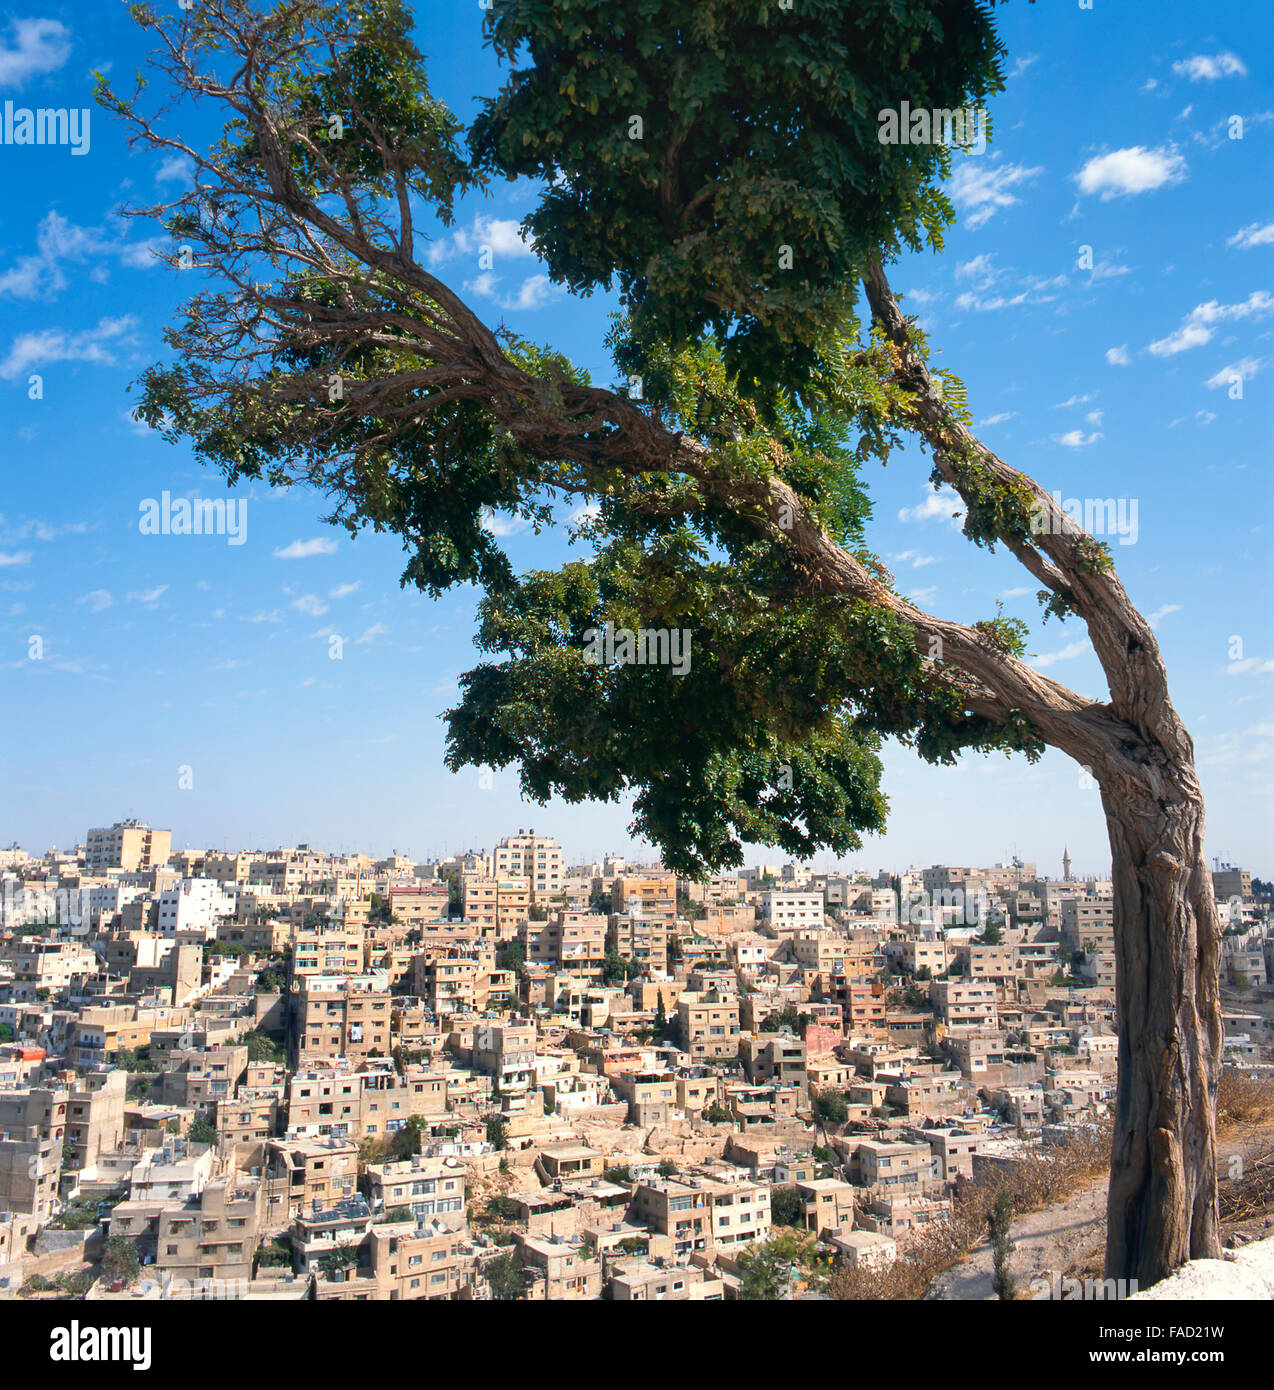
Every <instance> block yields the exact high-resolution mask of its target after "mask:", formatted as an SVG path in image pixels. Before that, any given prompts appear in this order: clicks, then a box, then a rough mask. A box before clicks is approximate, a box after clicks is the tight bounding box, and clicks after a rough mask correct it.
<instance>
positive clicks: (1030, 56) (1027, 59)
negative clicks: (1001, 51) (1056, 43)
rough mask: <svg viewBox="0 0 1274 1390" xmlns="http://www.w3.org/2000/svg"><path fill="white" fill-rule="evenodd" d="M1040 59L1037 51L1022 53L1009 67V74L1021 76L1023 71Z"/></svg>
mask: <svg viewBox="0 0 1274 1390" xmlns="http://www.w3.org/2000/svg"><path fill="white" fill-rule="evenodd" d="M1039 60H1040V55H1039V54H1038V53H1023V54H1022V56H1021V57H1020V58H1019V59H1018V60H1017V62H1016V63H1014V64H1013V66H1012V67H1011V68H1010V69H1009V76H1010V77H1011V78H1012V77H1021V76H1022V74H1023V73H1025V72H1027V71H1029V70H1030V69H1031V68H1033V67H1034V66H1035V64H1036V63H1038V62H1039Z"/></svg>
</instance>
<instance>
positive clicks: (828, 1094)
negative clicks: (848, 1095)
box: [814, 1088, 849, 1125]
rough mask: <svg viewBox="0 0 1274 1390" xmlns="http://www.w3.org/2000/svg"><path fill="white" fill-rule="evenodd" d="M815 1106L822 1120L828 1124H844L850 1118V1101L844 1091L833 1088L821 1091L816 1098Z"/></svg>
mask: <svg viewBox="0 0 1274 1390" xmlns="http://www.w3.org/2000/svg"><path fill="white" fill-rule="evenodd" d="M814 1108H815V1109H816V1110H817V1111H818V1116H819V1118H820V1119H821V1120H825V1121H826V1122H827V1123H828V1124H833V1125H843V1124H844V1123H845V1121H846V1120H848V1119H849V1102H848V1101H847V1100H846V1099H845V1092H844V1091H837V1090H833V1089H831V1088H829V1089H827V1090H824V1091H820V1092H819V1093H818V1095H817V1097H816V1098H815V1100H814Z"/></svg>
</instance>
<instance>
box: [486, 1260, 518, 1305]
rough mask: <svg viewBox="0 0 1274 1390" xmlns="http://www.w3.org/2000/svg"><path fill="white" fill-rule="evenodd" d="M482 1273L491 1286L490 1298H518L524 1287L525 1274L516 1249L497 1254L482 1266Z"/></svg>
mask: <svg viewBox="0 0 1274 1390" xmlns="http://www.w3.org/2000/svg"><path fill="white" fill-rule="evenodd" d="M483 1273H484V1274H485V1275H486V1278H487V1283H488V1284H489V1285H490V1286H491V1297H492V1298H497V1299H500V1300H502V1301H504V1300H507V1299H511V1298H519V1297H521V1295H522V1293H523V1292H524V1291H525V1289H526V1276H525V1275H524V1274H523V1273H522V1261H521V1259H520V1258H519V1257H518V1255H517V1252H516V1251H510V1252H509V1253H508V1254H507V1255H497V1256H496V1257H495V1259H494V1260H491V1261H490V1262H489V1263H488V1264H487V1265H486V1266H484V1268H483Z"/></svg>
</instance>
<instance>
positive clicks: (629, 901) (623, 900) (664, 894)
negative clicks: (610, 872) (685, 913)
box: [610, 874, 677, 924]
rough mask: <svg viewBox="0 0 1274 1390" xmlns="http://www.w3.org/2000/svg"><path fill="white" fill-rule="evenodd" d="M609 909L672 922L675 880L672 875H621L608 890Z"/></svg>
mask: <svg viewBox="0 0 1274 1390" xmlns="http://www.w3.org/2000/svg"><path fill="white" fill-rule="evenodd" d="M610 903H611V910H612V911H613V912H615V913H616V914H617V915H619V916H629V917H644V918H646V919H648V920H653V921H658V922H666V923H669V924H671V923H672V922H675V921H676V920H677V880H676V877H675V876H674V875H673V874H621V875H620V877H618V878H617V879H616V880H615V882H614V884H613V886H612V887H611V890H610Z"/></svg>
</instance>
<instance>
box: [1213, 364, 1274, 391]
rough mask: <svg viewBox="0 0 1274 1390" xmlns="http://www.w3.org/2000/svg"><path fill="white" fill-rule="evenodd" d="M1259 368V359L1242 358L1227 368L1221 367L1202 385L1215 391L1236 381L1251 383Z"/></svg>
mask: <svg viewBox="0 0 1274 1390" xmlns="http://www.w3.org/2000/svg"><path fill="white" fill-rule="evenodd" d="M1260 367H1261V359H1260V358H1259V357H1243V358H1240V360H1239V361H1237V362H1231V363H1230V364H1229V366H1226V367H1222V368H1221V370H1220V371H1219V372H1217V373H1216V375H1215V376H1210V377H1209V378H1208V379H1207V381H1205V382H1204V383H1203V384H1204V385H1205V386H1206V387H1208V389H1209V390H1212V391H1217V390H1219V389H1220V388H1221V387H1222V386H1233V385H1234V383H1235V382H1236V381H1251V380H1252V378H1253V377H1254V376H1255V375H1256V374H1257V372H1258V371H1259V370H1260Z"/></svg>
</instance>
